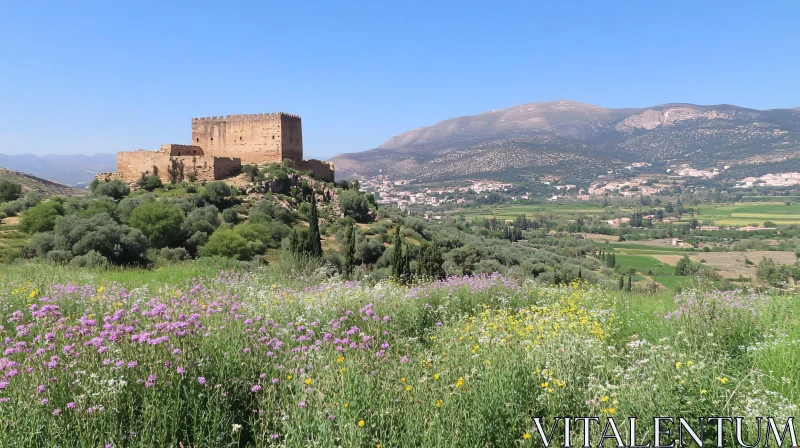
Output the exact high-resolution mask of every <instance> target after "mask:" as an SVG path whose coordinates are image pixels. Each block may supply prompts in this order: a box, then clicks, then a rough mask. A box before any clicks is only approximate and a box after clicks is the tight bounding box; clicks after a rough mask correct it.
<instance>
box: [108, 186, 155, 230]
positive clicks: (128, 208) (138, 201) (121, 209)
mask: <svg viewBox="0 0 800 448" xmlns="http://www.w3.org/2000/svg"><path fill="white" fill-rule="evenodd" d="M155 200H156V197H155V196H154V195H153V194H151V193H147V194H143V195H140V196H131V197H127V198H125V199H123V200H121V201H119V204H118V205H117V216H118V217H119V220H120V222H123V223H127V222H128V218H129V217H130V216H131V213H132V212H133V210H134V209H136V207H138V206H140V205H142V204H144V203H146V202H154V201H155Z"/></svg>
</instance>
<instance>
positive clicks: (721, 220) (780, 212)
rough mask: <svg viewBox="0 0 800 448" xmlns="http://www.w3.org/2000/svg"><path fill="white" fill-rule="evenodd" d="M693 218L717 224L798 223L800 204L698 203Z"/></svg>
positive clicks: (799, 219)
mask: <svg viewBox="0 0 800 448" xmlns="http://www.w3.org/2000/svg"><path fill="white" fill-rule="evenodd" d="M696 210H697V212H696V213H695V216H694V219H697V220H699V221H713V222H714V223H715V224H717V225H726V226H745V225H747V224H751V223H757V224H763V223H764V222H765V221H773V222H774V223H776V224H797V223H800V204H794V203H793V204H792V205H788V206H787V205H785V204H784V203H783V202H756V203H754V202H746V203H741V202H740V203H736V204H727V205H700V206H697V207H696Z"/></svg>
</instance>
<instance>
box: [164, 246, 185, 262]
mask: <svg viewBox="0 0 800 448" xmlns="http://www.w3.org/2000/svg"><path fill="white" fill-rule="evenodd" d="M159 255H161V258H163V259H165V260H167V261H181V260H186V259H188V258H190V255H189V252H188V251H187V250H186V249H184V248H182V247H176V248H168V247H165V248H163V249H161V252H159Z"/></svg>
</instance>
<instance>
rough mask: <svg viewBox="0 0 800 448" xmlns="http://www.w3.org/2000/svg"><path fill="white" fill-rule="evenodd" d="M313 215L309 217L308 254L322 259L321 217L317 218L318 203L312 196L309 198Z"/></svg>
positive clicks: (310, 214)
mask: <svg viewBox="0 0 800 448" xmlns="http://www.w3.org/2000/svg"><path fill="white" fill-rule="evenodd" d="M309 201H310V202H311V213H309V215H308V240H307V243H308V247H307V251H308V254H309V255H311V256H312V257H314V258H322V237H321V235H320V232H319V217H318V216H317V201H316V200H315V198H314V195H313V194H312V195H311V196H309Z"/></svg>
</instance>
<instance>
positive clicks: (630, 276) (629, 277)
mask: <svg viewBox="0 0 800 448" xmlns="http://www.w3.org/2000/svg"><path fill="white" fill-rule="evenodd" d="M632 280H633V276H632V275H628V289H627V291H628V292H631V290H632V289H633V285H632V284H631V281H632Z"/></svg>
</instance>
